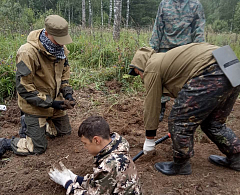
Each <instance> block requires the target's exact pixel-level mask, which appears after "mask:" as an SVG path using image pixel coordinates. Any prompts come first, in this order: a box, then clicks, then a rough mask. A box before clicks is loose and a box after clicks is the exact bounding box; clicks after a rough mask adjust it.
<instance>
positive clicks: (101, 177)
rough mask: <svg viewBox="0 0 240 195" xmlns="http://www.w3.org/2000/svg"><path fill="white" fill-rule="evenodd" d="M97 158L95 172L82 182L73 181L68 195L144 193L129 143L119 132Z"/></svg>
mask: <svg viewBox="0 0 240 195" xmlns="http://www.w3.org/2000/svg"><path fill="white" fill-rule="evenodd" d="M111 137H112V142H110V143H109V144H108V145H107V146H106V147H105V148H103V149H102V150H101V151H100V153H99V154H98V155H97V156H96V157H94V158H95V162H94V164H95V168H93V171H94V172H93V174H87V175H85V176H84V178H83V180H82V183H81V184H80V183H78V182H76V181H75V182H73V183H72V184H70V185H69V186H68V188H67V193H66V194H67V195H68V194H70V193H71V192H73V193H74V195H82V194H84V195H86V194H89V195H90V194H118V195H122V194H134V195H136V194H137V195H138V194H142V193H141V189H140V186H139V179H138V175H137V170H136V167H135V165H134V163H133V161H132V159H131V157H130V155H129V143H128V142H127V140H126V139H124V138H123V137H121V136H120V135H119V134H117V133H113V134H112V136H111Z"/></svg>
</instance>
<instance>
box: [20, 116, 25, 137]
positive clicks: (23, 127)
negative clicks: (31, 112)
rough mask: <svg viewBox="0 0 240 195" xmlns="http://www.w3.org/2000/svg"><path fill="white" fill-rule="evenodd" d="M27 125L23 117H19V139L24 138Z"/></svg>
mask: <svg viewBox="0 0 240 195" xmlns="http://www.w3.org/2000/svg"><path fill="white" fill-rule="evenodd" d="M26 131H27V125H26V123H25V115H24V114H23V115H22V116H21V128H20V129H19V136H20V138H26Z"/></svg>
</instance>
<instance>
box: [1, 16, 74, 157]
mask: <svg viewBox="0 0 240 195" xmlns="http://www.w3.org/2000/svg"><path fill="white" fill-rule="evenodd" d="M71 42H72V39H71V37H70V35H69V34H68V23H67V21H66V20H65V19H64V18H62V17H60V16H58V15H50V16H48V17H47V18H46V19H45V28H44V29H39V30H35V31H32V32H31V33H30V34H29V36H28V38H27V43H26V44H24V45H22V46H21V47H20V48H19V50H18V52H17V57H16V62H17V71H16V89H17V93H18V106H19V108H20V110H21V111H22V112H23V113H24V114H25V118H24V120H23V118H22V119H21V123H24V125H23V124H22V127H24V128H22V129H24V132H23V131H21V132H20V137H21V138H13V139H6V138H1V139H0V157H1V156H2V155H3V154H4V153H5V152H6V150H13V151H14V153H16V154H19V155H28V154H41V153H43V152H44V151H45V150H46V149H47V139H46V137H45V133H47V134H49V135H50V136H52V137H55V136H60V135H66V134H70V133H71V126H70V123H69V118H68V115H67V113H66V109H71V108H73V106H74V105H75V100H74V99H73V97H72V94H73V90H72V87H71V86H70V85H69V83H68V80H69V78H70V67H69V64H68V60H67V55H68V53H69V51H68V50H67V48H66V47H65V46H64V45H65V44H69V43H71ZM25 123H26V125H25ZM25 130H26V132H25ZM25 134H26V135H25Z"/></svg>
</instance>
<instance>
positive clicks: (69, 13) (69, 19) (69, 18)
mask: <svg viewBox="0 0 240 195" xmlns="http://www.w3.org/2000/svg"><path fill="white" fill-rule="evenodd" d="M68 24H69V26H70V24H71V6H70V4H69V0H68Z"/></svg>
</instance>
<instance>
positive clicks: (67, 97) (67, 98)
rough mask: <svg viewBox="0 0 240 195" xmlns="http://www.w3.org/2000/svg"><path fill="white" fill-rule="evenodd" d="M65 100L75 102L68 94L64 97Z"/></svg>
mask: <svg viewBox="0 0 240 195" xmlns="http://www.w3.org/2000/svg"><path fill="white" fill-rule="evenodd" d="M65 99H66V100H69V101H76V100H75V99H73V96H72V94H71V93H68V94H67V95H66V96H65Z"/></svg>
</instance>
